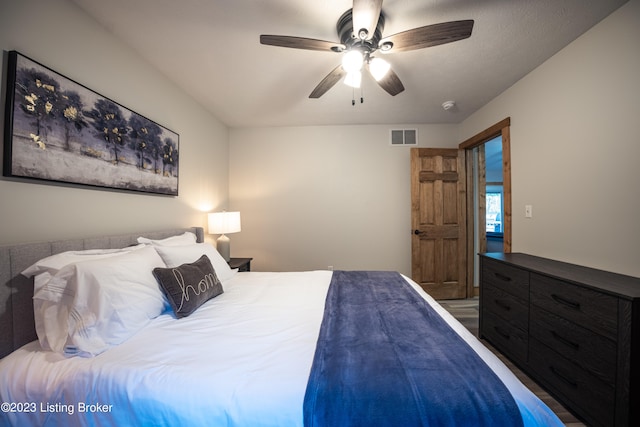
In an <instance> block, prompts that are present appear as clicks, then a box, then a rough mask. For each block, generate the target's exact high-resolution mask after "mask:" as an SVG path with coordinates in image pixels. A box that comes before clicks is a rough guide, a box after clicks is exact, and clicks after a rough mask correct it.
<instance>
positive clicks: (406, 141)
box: [391, 129, 418, 146]
mask: <svg viewBox="0 0 640 427" xmlns="http://www.w3.org/2000/svg"><path fill="white" fill-rule="evenodd" d="M391 145H397V146H400V145H418V130H417V129H392V130H391Z"/></svg>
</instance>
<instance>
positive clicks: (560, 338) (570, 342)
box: [551, 331, 580, 350]
mask: <svg viewBox="0 0 640 427" xmlns="http://www.w3.org/2000/svg"><path fill="white" fill-rule="evenodd" d="M551 335H553V337H554V338H555V339H556V340H558V341H560V342H561V343H563V344H565V345H567V346H569V347H571V348H572V349H574V350H577V349H579V348H580V344H577V343H574V342H573V341H570V340H568V339H566V338H565V337H563V336H561V335H559V334H558V333H557V332H556V331H551Z"/></svg>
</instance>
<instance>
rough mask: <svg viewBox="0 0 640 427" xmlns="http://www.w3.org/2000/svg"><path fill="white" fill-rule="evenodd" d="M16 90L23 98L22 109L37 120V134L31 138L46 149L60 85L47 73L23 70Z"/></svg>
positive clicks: (35, 125) (21, 101)
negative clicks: (48, 130) (48, 131)
mask: <svg viewBox="0 0 640 427" xmlns="http://www.w3.org/2000/svg"><path fill="white" fill-rule="evenodd" d="M16 89H17V91H18V93H19V94H20V95H21V96H22V98H20V101H19V102H20V108H21V109H22V110H23V111H24V112H25V113H26V114H27V115H28V116H31V117H33V118H34V119H35V122H34V123H32V124H33V125H34V127H35V130H36V133H31V135H30V137H31V139H33V141H34V142H35V143H36V144H38V145H39V146H40V148H42V149H44V148H45V147H46V145H45V141H46V139H47V129H48V128H49V127H48V125H49V123H50V122H52V121H53V120H54V118H55V111H56V108H57V103H58V98H59V96H58V92H59V83H58V82H57V81H55V79H53V78H52V77H50V76H48V75H47V74H46V73H43V72H41V71H37V70H35V69H33V68H31V69H24V70H22V72H21V73H20V75H19V80H18V81H17V82H16Z"/></svg>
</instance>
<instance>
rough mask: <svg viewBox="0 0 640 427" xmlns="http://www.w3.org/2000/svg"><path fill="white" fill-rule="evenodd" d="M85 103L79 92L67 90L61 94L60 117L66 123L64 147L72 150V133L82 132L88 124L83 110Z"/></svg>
mask: <svg viewBox="0 0 640 427" xmlns="http://www.w3.org/2000/svg"><path fill="white" fill-rule="evenodd" d="M83 108H84V105H83V103H82V100H81V99H80V95H79V94H78V93H77V92H73V91H66V92H63V93H62V94H61V96H60V102H59V110H60V113H59V115H58V118H59V119H60V120H62V123H63V124H64V149H65V150H67V151H70V150H71V145H70V141H71V134H72V133H73V132H77V133H80V131H82V128H85V127H87V126H88V123H87V121H86V120H85V117H84V112H83Z"/></svg>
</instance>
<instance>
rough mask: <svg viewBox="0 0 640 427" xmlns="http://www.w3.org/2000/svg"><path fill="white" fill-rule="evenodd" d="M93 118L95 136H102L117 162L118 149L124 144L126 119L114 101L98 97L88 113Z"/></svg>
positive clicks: (118, 157) (114, 160)
mask: <svg viewBox="0 0 640 427" xmlns="http://www.w3.org/2000/svg"><path fill="white" fill-rule="evenodd" d="M88 115H89V117H91V119H93V127H94V129H95V130H96V133H95V134H96V136H97V137H98V138H102V139H103V140H104V142H105V144H106V145H107V148H108V149H109V150H112V151H113V163H114V164H118V162H119V159H120V156H119V154H120V150H121V149H122V148H124V146H125V138H126V136H127V120H126V119H125V118H124V115H123V113H122V110H121V109H120V107H119V106H118V105H116V104H115V103H114V102H112V101H109V100H108V99H104V98H100V99H98V100H97V101H96V103H95V104H94V106H93V109H92V110H91V111H89V113H88Z"/></svg>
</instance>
